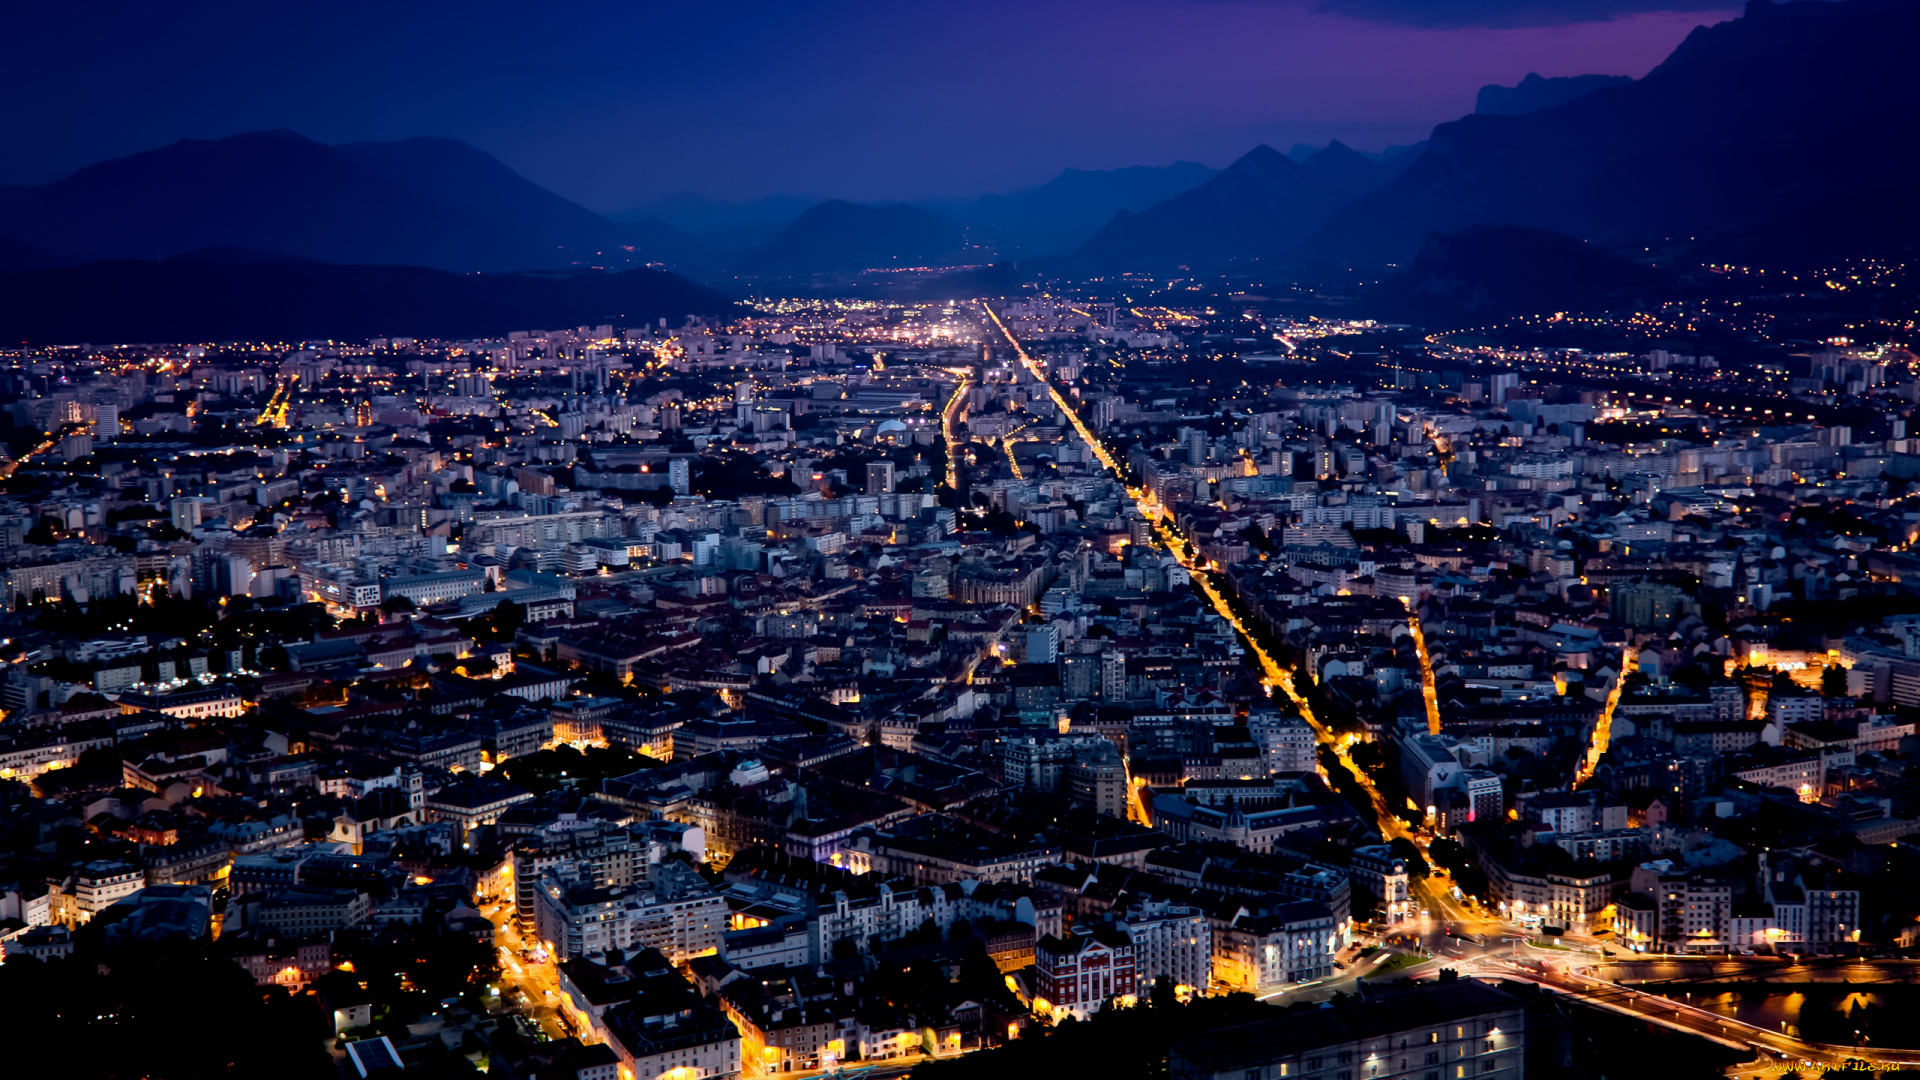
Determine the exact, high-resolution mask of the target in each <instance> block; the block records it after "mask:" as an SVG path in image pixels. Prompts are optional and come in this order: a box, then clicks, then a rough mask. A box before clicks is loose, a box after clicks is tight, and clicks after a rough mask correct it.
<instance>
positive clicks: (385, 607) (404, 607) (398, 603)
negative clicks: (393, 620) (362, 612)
mask: <svg viewBox="0 0 1920 1080" xmlns="http://www.w3.org/2000/svg"><path fill="white" fill-rule="evenodd" d="M419 609H420V605H418V604H416V603H414V602H413V600H412V598H410V597H405V596H389V597H387V598H386V599H385V600H382V601H380V610H381V611H384V612H386V613H387V614H389V615H396V614H398V613H400V612H402V611H418V610H419Z"/></svg>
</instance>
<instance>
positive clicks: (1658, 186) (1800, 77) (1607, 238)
mask: <svg viewBox="0 0 1920 1080" xmlns="http://www.w3.org/2000/svg"><path fill="white" fill-rule="evenodd" d="M1916 40H1920V4H1913V3H1909V2H1907V0H1840V2H1813V0H1803V2H1799V3H1791V4H1786V5H1782V6H1776V5H1774V4H1771V3H1768V2H1766V0H1752V2H1750V3H1749V4H1748V6H1747V9H1746V14H1745V15H1744V16H1743V17H1741V18H1739V19H1735V20H1731V21H1728V22H1724V23H1721V24H1719V25H1717V26H1712V27H1701V28H1698V29H1696V30H1694V31H1693V33H1692V34H1690V35H1689V36H1688V37H1687V39H1686V40H1685V41H1684V42H1682V43H1681V45H1680V46H1679V48H1677V49H1675V50H1674V52H1673V54H1672V55H1671V56H1670V57H1668V58H1667V60H1666V61H1665V62H1664V63H1662V64H1661V65H1660V66H1659V67H1657V68H1655V69H1654V70H1653V71H1652V72H1651V73H1649V74H1648V75H1647V76H1646V77H1645V78H1643V79H1640V80H1638V81H1636V82H1633V83H1629V84H1625V85H1619V86H1608V87H1603V88H1601V89H1599V90H1595V91H1593V92H1592V93H1589V94H1586V95H1584V96H1582V97H1578V98H1575V99H1574V100H1572V101H1569V102H1567V103H1565V104H1562V105H1558V106H1555V107H1553V108H1550V109H1546V110H1543V111H1540V112H1533V113H1527V114H1525V115H1522V116H1468V117H1465V118H1463V119H1461V120H1458V121H1455V122H1453V123H1448V124H1442V125H1440V126H1439V127H1437V128H1435V129H1434V133H1433V139H1432V145H1431V147H1430V148H1429V149H1428V151H1427V153H1425V154H1423V155H1421V157H1420V159H1419V160H1418V161H1416V162H1414V163H1413V164H1412V165H1410V166H1408V168H1407V171H1406V172H1404V173H1402V174H1401V175H1400V177H1399V178H1398V179H1397V180H1395V181H1394V182H1393V183H1392V184H1389V185H1387V186H1386V187H1384V188H1382V189H1381V190H1379V191H1376V192H1374V193H1373V194H1371V195H1367V196H1364V197H1362V198H1360V199H1359V200H1357V201H1355V202H1353V203H1351V204H1349V205H1347V206H1345V207H1342V208H1341V209H1340V210H1338V211H1337V212H1336V213H1334V214H1333V216H1332V217H1331V218H1330V220H1329V221H1328V222H1327V224H1326V225H1325V226H1323V227H1322V228H1321V229H1320V230H1319V231H1318V233H1317V234H1316V235H1315V236H1314V237H1313V239H1312V240H1311V241H1310V242H1309V244H1308V245H1307V246H1306V248H1305V250H1304V252H1303V253H1304V254H1306V255H1309V256H1317V257H1320V258H1324V259H1334V260H1341V261H1344V262H1350V263H1383V262H1405V261H1407V260H1408V259H1410V258H1411V257H1412V256H1413V254H1414V252H1415V251H1416V250H1417V249H1418V248H1419V246H1420V244H1421V241H1422V238H1423V237H1425V236H1426V234H1427V233H1429V232H1434V231H1440V232H1452V231H1456V230H1459V229H1461V228H1464V227H1467V226H1469V225H1476V224H1515V225H1526V226H1530V227H1534V228H1541V229H1548V230H1551V231H1555V232H1561V233H1566V234H1568V235H1570V236H1576V237H1580V238H1582V239H1586V240H1593V241H1600V242H1610V243H1627V242H1643V243H1645V242H1652V241H1654V240H1656V239H1660V238H1677V239H1682V240H1684V239H1686V238H1688V237H1704V236H1708V235H1712V234H1714V233H1717V232H1720V231H1723V230H1728V229H1734V228H1738V227H1741V226H1747V225H1754V224H1758V223H1761V222H1764V221H1767V220H1769V219H1772V218H1775V217H1779V216H1781V215H1784V214H1791V213H1793V212H1795V211H1798V210H1803V209H1807V208H1810V207H1814V206H1817V205H1820V204H1822V203H1824V202H1827V201H1829V200H1833V199H1839V198H1843V197H1845V196H1847V195H1849V194H1852V193H1857V192H1862V191H1871V190H1875V189H1878V188H1880V187H1883V186H1885V185H1886V184H1887V183H1888V181H1889V179H1890V178H1894V177H1901V176H1912V175H1914V174H1915V172H1916V166H1920V143H1916V142H1915V141H1914V140H1912V139H1910V138H1907V137H1906V133H1908V132H1911V131H1914V130H1916V128H1920V82H1916V80H1914V79H1912V78H1911V77H1910V76H1909V75H1908V73H1907V59H1908V53H1909V51H1910V48H1911V45H1912V43H1913V42H1914V41H1916ZM1849 162H1852V163H1857V164H1858V165H1860V166H1861V167H1858V168H1854V167H1848V166H1847V165H1846V164H1845V163H1849Z"/></svg>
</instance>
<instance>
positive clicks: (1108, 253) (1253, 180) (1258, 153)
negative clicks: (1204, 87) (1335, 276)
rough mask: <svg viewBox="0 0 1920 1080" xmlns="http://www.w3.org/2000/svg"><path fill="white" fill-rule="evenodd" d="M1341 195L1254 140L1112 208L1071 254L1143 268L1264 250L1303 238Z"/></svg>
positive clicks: (1104, 264)
mask: <svg viewBox="0 0 1920 1080" xmlns="http://www.w3.org/2000/svg"><path fill="white" fill-rule="evenodd" d="M1329 149H1331V148H1329ZM1343 149H1344V148H1343ZM1328 171H1329V172H1333V171H1336V170H1334V169H1329V170H1328ZM1341 201H1342V200H1341V198H1340V193H1339V190H1338V189H1337V187H1335V185H1334V184H1333V183H1332V182H1331V181H1330V180H1329V179H1328V178H1327V177H1325V176H1323V175H1321V174H1320V173H1316V172H1315V171H1313V170H1310V169H1308V168H1307V167H1306V166H1305V165H1302V164H1298V163H1296V162H1294V161H1292V160H1290V159H1288V158H1287V156H1286V155H1284V154H1282V153H1280V152H1279V151H1278V150H1275V149H1273V148H1272V147H1270V146H1264V145H1263V146H1256V147H1254V148H1253V149H1252V150H1250V151H1248V152H1247V153H1246V155H1245V156H1243V157H1241V158H1240V160H1238V161H1235V162H1234V163H1233V164H1232V165H1229V166H1227V167H1226V169H1224V170H1222V171H1221V172H1220V174H1219V175H1217V176H1215V177H1214V178H1213V179H1211V180H1208V181H1207V182H1206V183H1204V184H1201V185H1200V186H1199V187H1196V188H1194V189H1192V190H1191V191H1186V192H1183V193H1181V194H1179V195H1176V196H1174V197H1173V198H1171V199H1167V200H1166V201H1164V202H1159V203H1155V204H1154V205H1152V206H1149V207H1147V208H1146V209H1145V210H1142V211H1140V212H1139V213H1137V214H1129V213H1126V212H1124V211H1123V212H1121V213H1120V214H1118V215H1116V216H1115V217H1114V219H1113V220H1112V221H1110V222H1108V223H1107V225H1106V227H1105V228H1103V229H1101V230H1100V231H1099V232H1098V233H1097V234H1095V235H1094V237H1093V239H1091V240H1088V241H1087V242H1086V244H1085V245H1083V246H1082V247H1081V248H1080V250H1079V252H1078V253H1077V254H1076V260H1077V261H1078V262H1079V263H1080V264H1082V265H1084V266H1086V267H1088V268H1090V269H1102V268H1124V269H1147V268H1149V267H1160V266H1173V265H1179V264H1211V263H1219V262H1224V261H1226V260H1229V259H1242V258H1258V257H1262V256H1271V255H1272V254H1273V253H1275V252H1277V251H1279V250H1281V249H1282V248H1286V247H1289V246H1291V245H1293V244H1296V243H1298V242H1299V241H1301V240H1302V239H1304V238H1305V237H1306V236H1307V234H1308V233H1309V232H1310V231H1311V230H1312V229H1313V227H1314V226H1315V225H1316V224H1318V223H1319V222H1320V220H1321V219H1322V218H1324V217H1325V216H1326V214H1327V212H1328V211H1329V210H1331V209H1333V207H1335V206H1337V205H1339V203H1340V202H1341Z"/></svg>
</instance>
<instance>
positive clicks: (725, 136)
mask: <svg viewBox="0 0 1920 1080" xmlns="http://www.w3.org/2000/svg"><path fill="white" fill-rule="evenodd" d="M1679 2H1680V3H1681V4H1682V6H1686V4H1687V0H1679ZM1693 2H1695V3H1698V2H1701V0H1693ZM1670 6H1672V4H1671V2H1670V3H1667V4H1662V3H1659V2H1657V0H1461V2H1457V3H1454V2H1419V0H1319V2H1316V0H1240V2H1215V0H1110V2H1101V3H1093V2H1065V0H1063V2H1049V0H1020V2H1013V0H1005V2H1003V0H972V2H969V3H961V4H930V3H914V2H911V0H907V2H899V0H895V2H888V3H880V2H874V3H866V2H837V0H818V2H809V0H788V2H785V3H724V2H707V3H695V4H685V3H675V4H656V3H642V2H630V3H527V2H525V0H521V2H517V3H511V4H506V3H484V2H481V3H469V4H459V5H451V4H446V5H439V4H426V3H412V2H407V3H392V2H391V0H389V2H385V3H378V4H358V3H347V2H339V0H328V2H326V3H309V4H302V5H281V4H260V3H257V2H256V3H250V4H237V3H225V2H210V3H196V4H191V5H162V4H151V3H148V4H140V5H133V4H127V5H104V4H94V5H81V4H60V3H16V4H9V5H7V6H6V10H5V11H4V13H0V41H4V42H5V43H6V44H5V46H4V48H5V52H4V55H5V57H6V67H7V69H8V75H7V82H8V86H7V90H6V92H5V93H4V94H0V140H3V141H0V161H6V160H7V159H11V163H10V164H4V165H0V174H10V175H11V176H12V177H16V178H17V177H20V176H26V175H32V174H33V173H36V172H37V173H40V174H43V175H44V176H45V177H46V178H51V177H53V176H57V175H60V174H61V173H64V172H66V171H69V170H71V169H74V168H76V167H78V166H81V165H84V164H87V163H89V162H91V161H95V160H98V159H100V158H103V157H111V156H117V155H121V154H127V153H131V152H134V151H138V150H142V149H147V148H151V147H154V146H158V145H163V144H165V143H168V142H172V141H173V140H176V139H180V138H188V137H196V138H217V137H220V136H224V135H230V134H233V133H235V132H240V131H248V130H256V129H263V128H290V129H293V130H295V131H299V132H301V133H302V134H305V135H308V136H311V137H313V138H316V139H320V140H322V141H326V142H347V141H353V140H362V139H397V138H405V137H407V136H412V135H428V134H430V135H445V136H451V137H454V138H460V139H465V140H467V141H468V142H471V143H473V144H474V145H476V146H478V147H480V148H482V149H484V150H486V151H488V152H490V153H492V154H494V155H496V156H498V157H499V158H501V159H502V160H504V161H505V162H507V164H509V165H511V166H513V167H514V168H516V169H518V170H520V171H521V172H522V173H524V174H525V175H527V176H528V177H530V178H532V179H534V180H535V181H537V182H539V183H542V184H544V185H546V186H548V187H550V188H552V189H554V190H556V191H558V192H560V193H562V194H564V195H567V196H569V197H572V198H574V199H577V200H579V201H581V202H583V203H585V204H586V205H588V206H591V207H593V208H594V209H597V210H602V211H608V212H611V211H617V210H620V209H622V208H625V207H630V206H633V205H636V204H639V203H642V202H645V201H647V200H650V199H653V198H657V197H660V196H663V195H668V194H672V193H675V192H680V191H692V192H698V193H701V194H705V195H707V196H709V197H712V198H720V199H740V198H754V197H758V196H760V195H764V194H768V193H772V192H787V193H796V194H809V195H819V196H839V197H846V198H855V199H882V198H931V197H956V196H972V195H977V194H980V193H982V192H986V191H1004V190H1010V189H1014V188H1018V187H1022V186H1029V185H1033V184H1037V183H1041V182H1044V181H1045V180H1047V179H1049V178H1050V177H1051V176H1053V175H1054V174H1055V173H1057V172H1058V171H1059V170H1060V169H1062V168H1064V167H1069V166H1077V167H1081V168H1114V167H1119V166H1126V165H1159V164H1166V163H1168V162H1171V161H1173V160H1175V159H1179V158H1185V159H1188V160H1194V161H1200V162H1204V163H1206V164H1208V165H1213V166H1216V167H1218V166H1223V165H1225V164H1227V163H1228V162H1229V161H1231V160H1232V159H1233V158H1234V157H1236V156H1238V155H1239V154H1241V153H1243V152H1244V151H1246V150H1247V149H1248V148H1250V147H1251V146H1253V145H1254V144H1256V143H1259V142H1267V143H1269V144H1271V145H1273V146H1275V147H1277V148H1279V149H1281V150H1285V149H1286V148H1287V147H1288V146H1291V145H1292V144H1294V143H1295V142H1315V143H1317V142H1325V141H1326V140H1328V139H1331V138H1339V139H1342V140H1344V141H1346V142H1348V143H1350V144H1352V145H1354V146H1356V147H1359V148H1361V149H1369V150H1371V149H1378V148H1380V147H1383V146H1386V145H1389V144H1396V143H1408V142H1413V141H1417V140H1418V139H1420V138H1423V137H1425V135H1426V133H1427V131H1428V130H1429V129H1430V128H1431V127H1432V125H1433V124H1435V123H1437V122H1440V121H1444V120H1449V119H1453V118H1455V117H1457V116H1459V115H1461V114H1463V113H1466V112H1469V111H1471V110H1472V108H1473V96H1474V92H1475V91H1476V90H1477V89H1478V88H1479V87H1480V86H1481V85H1482V84H1484V83H1488V82H1501V83H1506V84H1512V83H1513V82H1515V81H1517V80H1518V79H1519V78H1520V77H1521V76H1522V75H1525V74H1526V73H1527V72H1529V71H1538V72H1540V73H1541V74H1543V75H1550V76H1551V75H1577V74H1582V73H1587V72H1599V73H1605V74H1624V75H1633V76H1639V75H1643V74H1645V73H1646V72H1647V71H1648V70H1649V69H1650V68H1652V67H1653V66H1654V65H1655V64H1657V63H1658V62H1659V61H1660V60H1661V59H1662V58H1664V57H1665V55H1666V54H1667V53H1668V52H1669V51H1670V50H1671V49H1672V48H1673V47H1674V45H1676V44H1677V43H1678V42H1679V41H1680V40H1681V39H1682V38H1683V37H1685V36H1686V33H1687V31H1688V30H1690V29H1691V28H1692V27H1694V26H1695V25H1698V24H1701V23H1711V22H1716V21H1720V20H1722V19H1726V18H1731V17H1733V15H1734V14H1736V12H1735V11H1733V10H1730V9H1729V8H1730V5H1729V6H1723V7H1718V8H1709V9H1703V10H1692V9H1690V10H1687V11H1682V12H1673V11H1662V10H1658V9H1661V8H1665V7H1670ZM83 9H84V10H83ZM114 9H118V10H114Z"/></svg>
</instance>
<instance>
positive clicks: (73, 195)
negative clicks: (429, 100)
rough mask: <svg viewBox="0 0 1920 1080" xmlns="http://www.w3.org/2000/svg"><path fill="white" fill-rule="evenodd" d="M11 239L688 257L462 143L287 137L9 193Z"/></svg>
mask: <svg viewBox="0 0 1920 1080" xmlns="http://www.w3.org/2000/svg"><path fill="white" fill-rule="evenodd" d="M0 237H6V238H7V239H9V240H12V241H14V242H16V243H17V244H19V245H24V246H25V247H26V248H27V249H31V250H32V251H36V252H40V253H42V254H43V255H44V256H45V258H46V261H47V262H49V263H52V264H63V265H77V264H82V263H88V262H95V261H99V260H111V259H164V258H167V257H170V256H175V255H180V254H184V253H186V252H190V251H195V250H198V249H201V248H208V247H247V248H258V249H261V250H265V251H282V252H290V253H294V254H299V255H304V256H307V257H309V258H314V259H319V260H322V261H325V262H334V263H362V264H405V265H414V266H427V267H435V268H439V269H445V270H455V271H471V270H494V271H500V270H550V269H570V268H581V267H586V266H637V265H644V264H645V263H647V262H648V261H674V260H676V259H678V258H681V257H684V255H685V253H686V251H687V247H686V243H687V242H686V238H685V236H684V235H683V234H681V233H679V231H678V230H675V229H673V228H671V227H670V226H667V225H665V224H664V223H660V222H651V221H640V222H613V221H610V220H608V219H606V218H604V217H602V216H600V215H599V214H595V213H593V212H592V211H590V210H588V209H586V208H585V207H583V206H580V205H578V204H576V203H572V202H569V201H568V200H566V199H563V198H561V197H560V196H558V195H555V194H553V193H552V192H550V191H547V190H546V189H545V188H542V187H540V186H539V185H537V184H534V183H532V182H531V181H529V180H527V179H525V178H524V177H522V176H520V175H519V174H517V173H515V172H513V171H512V170H511V169H508V168H507V167H506V166H505V165H502V164H501V163H500V162H499V161H497V160H495V159H494V158H492V157H489V156H488V155H486V154H484V153H482V152H480V151H478V150H475V149H474V148H473V147H470V146H467V145H466V144H464V143H460V142H456V141H454V140H451V139H409V140H407V141H405V142H397V143H355V144H349V145H346V146H328V145H326V144H324V143H319V142H315V141H313V140H312V139H308V138H305V137H303V136H300V135H297V134H294V133H293V132H290V131H265V132H252V133H248V134H244V135H235V136H232V137H231V138H226V139H220V140H218V141H208V140H201V139H187V140H183V141H181V142H177V143H174V144H173V145H171V146H165V147H162V148H160V149H158V150H150V151H147V152H145V153H140V154H134V155H132V156H130V157H125V158H118V159H115V160H112V161H103V162H100V163H99V164H96V165H90V166H88V167H86V168H84V169H81V170H80V171H78V172H76V173H73V174H72V175H70V176H67V177H64V178H62V179H60V180H56V181H54V182H53V183H51V184H46V185H43V186H39V187H13V188H4V189H0ZM16 261H17V260H16Z"/></svg>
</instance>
